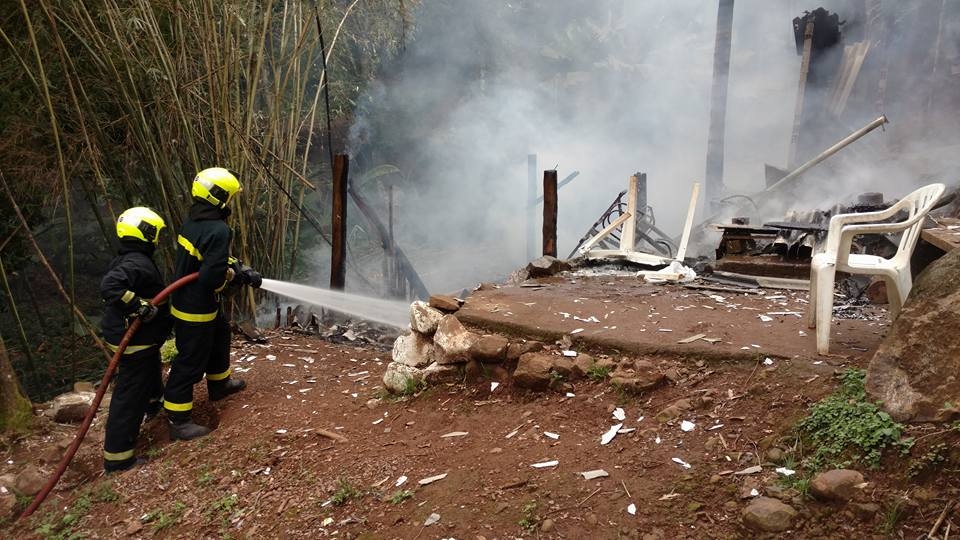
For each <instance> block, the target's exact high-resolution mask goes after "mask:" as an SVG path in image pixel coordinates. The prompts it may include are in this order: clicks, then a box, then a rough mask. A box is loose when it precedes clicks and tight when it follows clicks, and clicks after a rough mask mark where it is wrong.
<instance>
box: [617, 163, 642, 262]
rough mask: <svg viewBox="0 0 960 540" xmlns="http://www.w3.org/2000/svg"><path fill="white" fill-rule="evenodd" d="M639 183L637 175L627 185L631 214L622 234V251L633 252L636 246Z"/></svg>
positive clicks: (628, 208)
mask: <svg viewBox="0 0 960 540" xmlns="http://www.w3.org/2000/svg"><path fill="white" fill-rule="evenodd" d="M639 183H640V179H639V178H638V177H637V175H633V176H631V177H630V182H629V183H628V185H627V213H628V214H630V217H629V218H627V221H626V222H624V224H623V230H622V231H621V232H620V249H621V250H622V251H633V248H634V246H635V245H636V233H637V206H638V205H637V202H638V198H637V186H638V185H639Z"/></svg>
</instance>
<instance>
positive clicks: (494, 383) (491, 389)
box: [490, 382, 500, 392]
mask: <svg viewBox="0 0 960 540" xmlns="http://www.w3.org/2000/svg"><path fill="white" fill-rule="evenodd" d="M498 386H500V383H498V382H492V383H490V391H491V392H493V391H494V390H496V389H497V387H498Z"/></svg>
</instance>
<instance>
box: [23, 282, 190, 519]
mask: <svg viewBox="0 0 960 540" xmlns="http://www.w3.org/2000/svg"><path fill="white" fill-rule="evenodd" d="M198 277H200V274H199V272H194V273H192V274H189V275H186V276H183V277H182V278H180V279H178V280H176V281H174V282H173V283H171V284H170V285H168V286H167V288H166V289H164V290H162V291H160V292H159V293H158V294H157V295H156V296H155V297H153V300H150V303H151V304H153V305H155V306H157V305H160V303H162V302H163V301H164V300H165V299H166V298H167V296H170V293H172V292H173V291H175V290H176V289H179V288H180V287H182V286H184V285H186V284H187V283H190V282H191V281H196V280H197V278H198ZM140 324H141V321H140V319H139V318H137V319H134V321H133V323H131V324H130V328H128V329H127V333H126V334H124V335H123V339H121V340H120V344H119V345H118V346H117V352H115V353H113V358H111V359H110V364H109V365H107V371H106V372H104V374H103V379H102V380H101V381H100V386H99V387H97V394H96V395H95V396H94V398H93V403H92V404H91V405H90V410H89V411H87V416H86V417H85V418H84V419H83V423H81V424H80V430H79V431H78V432H77V436H76V437H75V438H74V439H73V442H72V443H70V447H69V448H67V453H66V454H64V455H63V458H62V459H61V460H60V464H59V465H58V466H57V470H56V471H55V472H54V473H53V476H51V477H50V479H49V480H47V483H46V485H44V486H43V489H41V490H40V493H37V496H36V497H34V498H33V501H32V502H31V503H30V506H28V507H27V509H26V510H24V511H23V513H22V514H20V517H18V518H17V520H21V519H23V518H26V517H29V516H30V514H32V513H33V512H34V511H35V510H36V509H37V507H39V506H40V504H41V503H43V501H44V499H46V498H47V495H49V494H50V492H51V491H52V490H53V487H54V486H55V485H57V482H59V481H60V477H61V476H63V473H64V471H66V470H67V466H68V465H70V462H71V461H72V460H73V456H74V455H76V453H77V449H79V448H80V443H81V442H83V438H84V437H86V436H87V431H88V430H89V429H90V424H92V423H93V417H94V416H95V415H96V414H97V409H98V408H99V407H100V402H101V401H102V400H103V394H104V393H106V391H107V385H108V384H110V379H111V377H113V372H114V371H115V370H116V369H117V364H118V363H120V358H121V357H122V356H123V351H125V350H126V349H127V345H128V344H129V343H130V339H131V338H133V335H134V334H136V333H137V330H139V329H140Z"/></svg>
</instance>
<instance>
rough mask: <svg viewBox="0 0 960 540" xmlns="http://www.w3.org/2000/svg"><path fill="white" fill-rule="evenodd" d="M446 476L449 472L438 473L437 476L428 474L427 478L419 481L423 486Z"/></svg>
mask: <svg viewBox="0 0 960 540" xmlns="http://www.w3.org/2000/svg"><path fill="white" fill-rule="evenodd" d="M446 477H447V473H443V474H438V475H436V476H428V477H426V478H424V479H422V480H420V481H418V482H417V483H418V484H420V485H421V486H425V485H427V484H432V483H434V482H436V481H437V480H443V479H444V478H446Z"/></svg>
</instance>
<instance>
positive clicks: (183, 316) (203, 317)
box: [170, 306, 217, 322]
mask: <svg viewBox="0 0 960 540" xmlns="http://www.w3.org/2000/svg"><path fill="white" fill-rule="evenodd" d="M170 314H171V315H173V316H174V317H176V318H178V319H180V320H181V321H187V322H210V321H212V320H214V319H216V318H217V312H216V311H214V312H213V313H184V312H183V311H180V310H179V309H177V308H175V307H173V306H170Z"/></svg>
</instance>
